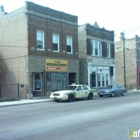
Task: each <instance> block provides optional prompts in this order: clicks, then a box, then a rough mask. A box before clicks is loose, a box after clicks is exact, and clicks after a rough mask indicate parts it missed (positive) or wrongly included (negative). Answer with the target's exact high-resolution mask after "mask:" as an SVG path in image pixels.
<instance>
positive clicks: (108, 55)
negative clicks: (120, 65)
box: [107, 43, 110, 58]
mask: <svg viewBox="0 0 140 140" xmlns="http://www.w3.org/2000/svg"><path fill="white" fill-rule="evenodd" d="M107 57H108V58H110V44H109V43H108V44H107Z"/></svg>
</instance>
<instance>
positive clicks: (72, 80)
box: [69, 73, 76, 85]
mask: <svg viewBox="0 0 140 140" xmlns="http://www.w3.org/2000/svg"><path fill="white" fill-rule="evenodd" d="M72 83H76V73H69V85H71V84H72Z"/></svg>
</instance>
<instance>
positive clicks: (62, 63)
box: [45, 59, 68, 72]
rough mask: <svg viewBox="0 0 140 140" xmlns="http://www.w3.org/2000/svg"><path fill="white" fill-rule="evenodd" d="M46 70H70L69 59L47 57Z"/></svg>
mask: <svg viewBox="0 0 140 140" xmlns="http://www.w3.org/2000/svg"><path fill="white" fill-rule="evenodd" d="M45 69H46V71H60V72H66V71H67V70H68V62H67V60H57V59H56V60H55V59H46V66H45Z"/></svg>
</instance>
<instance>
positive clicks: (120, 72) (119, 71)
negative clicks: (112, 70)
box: [115, 39, 137, 88]
mask: <svg viewBox="0 0 140 140" xmlns="http://www.w3.org/2000/svg"><path fill="white" fill-rule="evenodd" d="M135 43H136V42H135V39H128V40H126V43H125V47H126V50H125V62H126V85H127V88H136V87H137V83H136V82H137V74H136V68H137V64H136V45H135ZM115 47H116V52H115V54H116V59H115V67H116V83H118V84H121V85H124V69H123V68H122V67H123V66H124V61H123V56H124V53H123V48H122V47H123V44H122V42H121V41H119V42H116V43H115Z"/></svg>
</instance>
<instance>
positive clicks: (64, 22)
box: [0, 2, 79, 98]
mask: <svg viewBox="0 0 140 140" xmlns="http://www.w3.org/2000/svg"><path fill="white" fill-rule="evenodd" d="M77 20H78V17H77V16H74V15H70V14H67V13H64V12H60V11H56V10H53V9H51V8H48V7H43V6H41V5H37V4H35V3H32V2H25V5H24V6H23V7H21V8H19V9H17V10H15V11H13V12H10V13H5V12H4V8H3V7H1V13H0V53H1V54H2V55H3V65H4V67H5V70H4V71H1V72H0V84H1V87H0V95H1V96H3V97H5V96H9V95H8V94H9V91H10V94H12V93H13V94H14V93H15V91H12V90H13V88H9V85H10V86H11V85H12V84H14V83H17V91H18V93H17V94H18V97H19V98H31V97H32V96H44V95H49V94H50V91H54V90H59V89H64V88H65V87H66V86H67V85H68V84H71V83H79V59H78V23H77ZM3 86H7V88H3ZM5 89H7V90H5ZM8 89H9V90H8ZM14 89H15V88H14ZM4 90H5V91H4ZM2 94H4V95H2ZM13 94H12V95H10V96H13Z"/></svg>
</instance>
